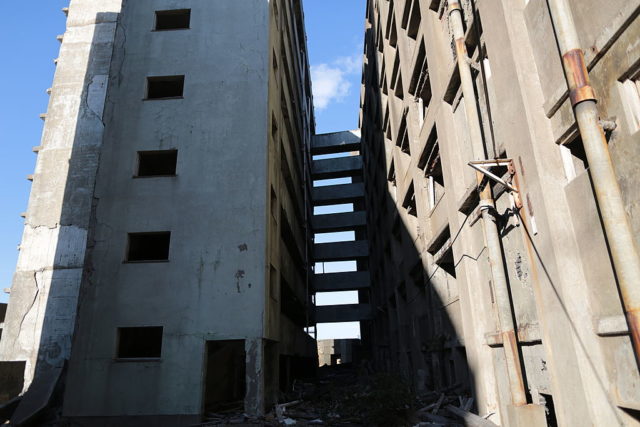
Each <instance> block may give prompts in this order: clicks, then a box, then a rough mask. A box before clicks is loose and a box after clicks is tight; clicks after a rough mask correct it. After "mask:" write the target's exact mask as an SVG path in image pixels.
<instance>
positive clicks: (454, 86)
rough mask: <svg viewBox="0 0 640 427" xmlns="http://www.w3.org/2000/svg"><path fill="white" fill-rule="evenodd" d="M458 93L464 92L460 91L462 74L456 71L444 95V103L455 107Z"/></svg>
mask: <svg viewBox="0 0 640 427" xmlns="http://www.w3.org/2000/svg"><path fill="white" fill-rule="evenodd" d="M458 92H462V91H461V90H460V73H459V72H458V70H457V69H456V71H455V72H454V73H453V75H452V76H451V81H449V85H448V86H447V90H446V91H445V94H444V102H446V103H447V104H449V105H454V101H455V100H456V98H457V95H458Z"/></svg>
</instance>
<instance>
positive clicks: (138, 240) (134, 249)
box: [127, 231, 171, 262]
mask: <svg viewBox="0 0 640 427" xmlns="http://www.w3.org/2000/svg"><path fill="white" fill-rule="evenodd" d="M170 242H171V232H170V231H161V232H153V233H129V244H128V247H127V262H149V261H168V260H169V244H170Z"/></svg>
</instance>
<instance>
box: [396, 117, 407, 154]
mask: <svg viewBox="0 0 640 427" xmlns="http://www.w3.org/2000/svg"><path fill="white" fill-rule="evenodd" d="M407 114H408V110H405V112H404V114H403V115H402V120H401V121H400V126H399V127H398V138H397V140H396V141H397V142H396V144H397V145H398V147H400V150H401V151H402V152H403V153H406V154H408V155H411V144H410V143H409V132H408V129H407Z"/></svg>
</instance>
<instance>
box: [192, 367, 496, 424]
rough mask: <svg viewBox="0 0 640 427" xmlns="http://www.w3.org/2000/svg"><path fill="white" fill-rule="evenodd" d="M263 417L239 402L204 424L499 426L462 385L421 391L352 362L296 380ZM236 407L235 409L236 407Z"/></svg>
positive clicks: (326, 368)
mask: <svg viewBox="0 0 640 427" xmlns="http://www.w3.org/2000/svg"><path fill="white" fill-rule="evenodd" d="M281 400H282V401H283V402H284V403H279V404H276V405H274V406H273V409H272V410H271V411H270V412H269V413H267V414H266V415H265V416H263V417H249V416H248V415H246V414H242V413H239V412H240V411H241V409H240V407H237V408H235V409H233V408H231V407H230V408H229V409H228V410H227V411H226V412H224V413H217V414H208V417H207V421H206V422H205V423H203V424H199V426H227V425H249V426H250V425H261V426H273V427H276V426H302V427H304V426H318V425H322V426H336V427H365V426H366V427H374V426H380V427H391V426H393V427H396V426H398V427H400V426H413V427H427V426H429V427H433V426H437V427H462V426H472V427H494V426H495V424H493V423H492V422H491V421H489V420H486V419H484V418H482V417H480V416H479V415H477V414H474V413H473V412H472V409H473V405H474V402H475V400H474V399H473V397H470V396H468V395H465V393H464V392H462V391H461V390H460V386H459V385H454V386H450V387H448V388H444V389H441V390H438V391H426V392H422V393H419V394H416V393H415V392H413V391H412V390H411V388H410V387H409V386H407V385H406V384H405V383H404V382H402V380H400V379H399V378H398V377H395V376H392V375H389V374H370V373H368V372H363V371H362V370H357V369H355V368H353V367H351V366H350V365H338V366H331V367H329V366H325V367H323V368H321V369H320V375H319V377H318V378H317V379H316V380H313V381H306V382H296V383H294V384H293V387H292V391H291V392H289V393H286V394H284V395H282V396H281ZM234 410H235V411H236V412H234Z"/></svg>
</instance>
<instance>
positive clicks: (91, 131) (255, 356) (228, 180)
mask: <svg viewBox="0 0 640 427" xmlns="http://www.w3.org/2000/svg"><path fill="white" fill-rule="evenodd" d="M65 12H66V13H67V14H68V21H67V30H66V32H65V34H64V35H62V36H60V37H59V39H60V40H61V43H62V45H61V50H60V56H59V58H58V59H57V70H56V75H55V79H54V83H53V86H52V88H51V91H50V92H51V101H50V104H49V109H48V111H47V113H46V115H43V118H44V119H45V128H44V134H43V138H42V144H41V145H40V146H38V147H36V148H35V151H37V153H38V160H37V165H36V171H35V174H34V175H33V178H32V179H33V189H32V193H31V198H30V202H29V208H28V211H27V214H26V224H25V232H24V236H23V240H22V244H21V247H20V248H21V251H20V256H19V261H18V267H17V270H16V274H15V279H14V282H13V286H12V288H11V296H10V303H9V308H8V312H7V316H6V322H5V328H4V330H3V337H2V341H1V343H0V360H3V361H25V362H26V367H25V373H24V377H25V385H24V388H25V389H28V388H29V386H30V385H31V384H37V383H39V382H42V381H50V378H51V377H52V375H49V374H48V373H49V372H55V371H61V370H62V368H63V367H64V366H65V365H66V366H67V368H66V371H65V372H66V376H65V378H66V380H65V387H66V389H65V398H64V409H63V415H65V416H67V417H72V418H75V419H77V420H85V421H86V422H88V423H97V422H102V421H99V420H107V422H111V421H108V420H112V419H114V418H117V419H119V420H120V421H118V422H125V419H130V420H134V422H142V421H136V420H138V418H137V417H149V416H151V417H154V419H157V420H158V421H157V422H160V423H161V424H162V425H169V424H171V423H176V424H180V425H181V424H184V423H188V422H191V421H198V420H200V417H201V415H202V414H203V413H206V412H214V411H216V410H219V409H221V408H222V409H224V408H227V407H229V406H233V405H238V402H240V403H239V404H240V406H241V407H242V406H244V410H245V411H246V412H247V413H254V414H259V413H261V412H262V411H263V410H264V407H265V406H266V405H271V404H272V403H274V402H275V401H276V399H277V396H278V391H279V389H280V388H283V389H286V388H287V387H288V386H289V385H290V384H291V382H292V380H293V377H294V376H296V375H299V374H300V373H301V372H304V370H305V369H307V368H309V367H311V368H312V367H313V366H315V365H316V364H317V360H316V349H315V342H314V340H313V339H311V338H310V337H309V336H308V335H307V334H306V333H305V330H304V329H305V328H306V327H307V326H308V322H309V321H310V320H309V315H308V312H309V302H310V299H309V297H308V295H309V290H308V289H309V288H308V271H309V268H310V266H309V262H308V259H309V256H308V251H307V242H308V241H309V238H308V236H307V234H308V231H307V222H308V221H307V216H306V214H305V212H306V206H307V198H308V194H306V193H307V187H305V186H304V185H302V184H301V183H302V182H303V181H304V176H305V174H308V171H307V168H306V166H305V165H306V164H307V162H306V161H305V157H308V152H309V150H308V147H310V138H311V135H312V133H313V130H314V121H313V120H314V119H313V110H312V101H311V91H310V87H311V86H310V80H309V66H308V59H307V54H306V39H305V30H304V23H303V22H304V21H303V12H302V6H301V3H300V2H299V1H295V0H294V1H289V0H273V1H270V2H265V1H258V0H249V1H241V2H238V1H222V2H201V1H194V0H184V1H176V0H153V1H152V0H144V1H137V0H136V1H122V0H109V1H100V2H93V1H88V0H72V1H71V4H70V6H69V8H68V9H65ZM240 23H244V24H246V25H240ZM46 378H49V379H46ZM56 378H57V377H56ZM92 425H93V424H92Z"/></svg>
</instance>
